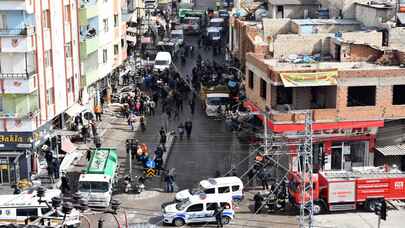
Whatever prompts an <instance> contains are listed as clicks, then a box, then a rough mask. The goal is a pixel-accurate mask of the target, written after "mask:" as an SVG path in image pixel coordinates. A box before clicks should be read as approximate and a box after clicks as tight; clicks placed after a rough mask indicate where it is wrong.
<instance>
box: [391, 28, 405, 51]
mask: <svg viewBox="0 0 405 228" xmlns="http://www.w3.org/2000/svg"><path fill="white" fill-rule="evenodd" d="M404 37H405V28H403V27H397V28H391V29H389V42H388V43H389V46H392V47H402V48H405V38H404Z"/></svg>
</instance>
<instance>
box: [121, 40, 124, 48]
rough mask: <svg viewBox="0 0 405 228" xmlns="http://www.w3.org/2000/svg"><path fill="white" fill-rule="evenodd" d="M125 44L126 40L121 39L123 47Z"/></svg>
mask: <svg viewBox="0 0 405 228" xmlns="http://www.w3.org/2000/svg"><path fill="white" fill-rule="evenodd" d="M124 46H125V40H124V39H121V47H122V48H123V47H124Z"/></svg>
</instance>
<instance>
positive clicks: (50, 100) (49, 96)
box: [46, 88, 55, 105]
mask: <svg viewBox="0 0 405 228" xmlns="http://www.w3.org/2000/svg"><path fill="white" fill-rule="evenodd" d="M53 93H54V91H53V88H50V89H48V90H46V97H47V102H48V105H52V104H54V102H55V101H54V100H53V97H54V96H53V95H54V94H53Z"/></svg>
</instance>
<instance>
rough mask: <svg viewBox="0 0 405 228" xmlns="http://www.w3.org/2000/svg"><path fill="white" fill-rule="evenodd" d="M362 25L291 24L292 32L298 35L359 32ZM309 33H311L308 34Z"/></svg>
mask: <svg viewBox="0 0 405 228" xmlns="http://www.w3.org/2000/svg"><path fill="white" fill-rule="evenodd" d="M359 29H360V24H327V23H325V24H316V25H299V24H297V23H294V21H292V22H291V32H293V33H297V34H313V33H336V32H352V31H358V30H359ZM308 31H309V32H308Z"/></svg>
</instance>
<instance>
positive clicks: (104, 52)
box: [103, 49, 108, 63]
mask: <svg viewBox="0 0 405 228" xmlns="http://www.w3.org/2000/svg"><path fill="white" fill-rule="evenodd" d="M107 57H108V56H107V49H103V63H107Z"/></svg>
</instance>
